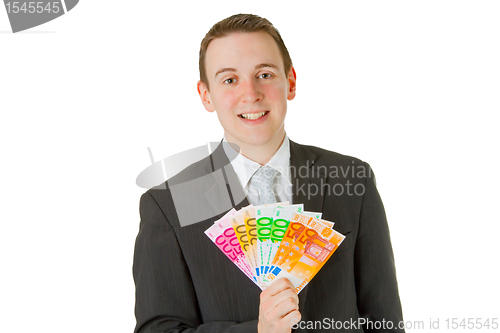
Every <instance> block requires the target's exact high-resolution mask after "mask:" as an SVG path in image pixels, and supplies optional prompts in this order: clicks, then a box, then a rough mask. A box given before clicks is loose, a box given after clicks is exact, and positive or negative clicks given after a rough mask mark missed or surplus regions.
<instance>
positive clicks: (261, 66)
mask: <svg viewBox="0 0 500 333" xmlns="http://www.w3.org/2000/svg"><path fill="white" fill-rule="evenodd" d="M264 67H270V68H275V69H278V66H276V65H273V64H259V65H257V66H255V69H260V68H264ZM225 72H236V68H233V67H226V68H222V69H219V70H218V71H217V72H216V73H215V77H217V75H219V74H222V73H225Z"/></svg>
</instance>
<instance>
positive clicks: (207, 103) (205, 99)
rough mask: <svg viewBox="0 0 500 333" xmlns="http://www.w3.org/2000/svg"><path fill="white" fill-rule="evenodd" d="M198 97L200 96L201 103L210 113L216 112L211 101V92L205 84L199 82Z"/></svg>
mask: <svg viewBox="0 0 500 333" xmlns="http://www.w3.org/2000/svg"><path fill="white" fill-rule="evenodd" d="M198 95H200V99H201V102H202V103H203V106H204V107H205V109H206V110H207V111H208V112H214V111H215V108H214V105H213V104H212V102H211V100H210V92H209V91H208V87H207V85H206V84H205V83H203V82H201V81H198Z"/></svg>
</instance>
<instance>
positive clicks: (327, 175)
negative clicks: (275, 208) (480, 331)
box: [134, 14, 403, 333]
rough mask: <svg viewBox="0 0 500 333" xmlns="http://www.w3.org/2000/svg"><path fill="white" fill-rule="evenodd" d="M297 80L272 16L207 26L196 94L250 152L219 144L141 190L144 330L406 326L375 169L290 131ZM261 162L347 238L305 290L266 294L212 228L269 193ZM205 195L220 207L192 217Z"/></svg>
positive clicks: (139, 264) (230, 137) (287, 192)
mask: <svg viewBox="0 0 500 333" xmlns="http://www.w3.org/2000/svg"><path fill="white" fill-rule="evenodd" d="M295 83H296V74H295V70H294V68H293V66H292V62H291V59H290V56H289V54H288V51H287V50H286V47H285V45H284V43H283V41H282V39H281V37H280V35H279V33H278V32H277V30H276V29H275V28H274V27H273V26H272V25H271V23H270V22H269V21H267V20H266V19H263V18H260V17H258V16H255V15H243V14H240V15H234V16H232V17H229V18H227V19H225V20H223V21H221V22H219V23H217V24H216V25H214V27H212V29H211V30H210V31H209V32H208V33H207V35H206V37H205V39H204V40H203V41H202V44H201V49H200V81H199V82H198V92H199V95H200V98H201V100H202V103H203V105H204V106H205V108H206V110H207V111H209V112H213V111H216V113H217V116H218V118H219V121H220V123H221V125H222V127H223V128H224V139H225V141H227V142H230V143H232V144H236V145H237V146H238V147H239V149H240V155H238V156H237V157H236V158H231V157H228V155H230V152H229V151H230V150H231V148H228V147H222V145H221V146H219V147H218V148H217V149H216V150H215V151H214V152H213V154H212V155H211V156H210V157H209V158H207V159H204V160H202V161H200V162H197V163H195V164H194V165H192V166H190V167H188V168H187V169H186V170H184V171H183V172H181V173H180V174H179V175H177V176H175V177H173V178H172V179H170V180H169V181H168V182H167V183H166V184H163V186H160V187H158V188H155V189H151V190H149V191H148V192H146V193H145V194H144V195H143V196H142V198H141V208H140V212H141V226H140V231H139V235H138V237H137V241H136V248H135V254H134V279H135V283H136V317H137V326H136V329H135V332H180V331H186V332H190V331H195V330H196V331H199V332H257V331H258V332H259V333H267V332H270V333H271V332H273V333H274V332H276V333H281V332H290V331H291V329H292V328H294V329H297V331H309V332H310V331H324V330H326V331H328V330H333V329H335V330H336V331H349V332H363V331H364V332H370V331H374V330H377V331H387V332H402V331H403V330H402V329H398V326H397V325H398V324H399V322H400V321H402V314H401V305H400V301H399V296H398V291H397V282H396V276H395V268H394V260H393V254H392V248H391V243H390V238H389V230H388V226H387V222H386V218H385V213H384V209H383V206H382V202H381V200H380V197H379V195H378V192H377V190H376V188H375V182H374V178H373V175H372V174H371V169H370V167H369V166H368V164H366V163H364V162H362V161H360V160H358V159H355V158H352V157H349V156H343V155H340V154H337V153H333V152H329V151H325V150H322V149H320V148H316V147H307V146H302V145H299V144H296V143H294V142H293V141H291V140H289V139H288V137H287V136H286V133H285V129H284V120H285V116H286V109H287V100H292V99H293V98H294V97H295V93H296V84H295ZM221 147H222V148H221ZM261 166H263V167H261ZM261 169H262V170H267V171H269V170H273V171H272V173H273V177H274V178H273V180H272V181H273V182H274V183H273V184H274V185H278V186H274V188H275V189H277V188H279V189H280V190H279V191H275V193H274V195H275V196H276V199H277V200H279V201H284V200H288V201H291V202H293V203H303V204H304V208H305V210H309V211H321V212H322V213H323V218H324V219H326V220H330V221H334V222H335V223H336V224H335V229H336V230H337V231H339V232H340V233H342V234H344V235H345V236H346V238H345V240H344V242H343V243H342V244H341V246H340V247H339V249H338V250H337V251H336V252H335V253H334V254H333V255H332V257H331V258H330V259H329V261H328V262H327V263H326V264H325V265H324V266H323V268H322V269H321V270H320V271H319V272H318V274H317V275H316V276H315V277H314V279H312V280H311V282H310V283H309V284H308V285H307V286H306V287H305V288H304V289H303V290H302V291H301V293H300V294H299V295H298V296H297V294H296V292H295V291H294V288H293V285H292V284H291V283H290V281H288V280H287V279H279V280H277V281H275V282H274V283H273V284H271V286H270V287H269V288H268V289H266V290H264V291H262V292H261V290H260V289H259V288H258V287H257V286H255V285H254V284H253V283H252V282H251V281H250V280H249V279H248V278H247V277H246V276H245V275H244V274H243V273H241V272H240V271H239V270H238V269H237V268H236V267H235V265H233V263H231V262H230V261H229V260H228V259H227V258H225V256H224V255H223V254H222V253H220V251H219V250H218V248H217V247H216V246H215V245H214V244H213V243H212V242H211V241H210V240H209V239H208V237H206V236H205V234H204V231H205V230H206V229H207V228H208V227H210V226H211V225H212V224H213V223H214V221H216V220H217V219H219V218H220V217H222V216H223V215H224V214H225V213H226V212H227V211H228V210H229V209H230V208H231V207H234V208H236V209H240V208H242V207H244V206H247V205H248V204H250V203H251V204H254V205H257V204H259V203H262V201H261V199H263V192H261V191H260V190H259V188H258V186H257V185H256V183H255V182H254V181H253V180H254V178H255V177H256V175H257V172H259V170H261ZM339 170H343V172H339ZM346 170H348V171H347V172H346ZM267 171H266V172H267ZM199 205H202V206H203V207H208V208H204V209H203V213H205V212H206V210H207V209H213V214H212V215H211V216H209V217H207V218H206V219H203V220H202V219H198V220H197V221H195V222H193V221H190V222H189V223H187V222H186V221H187V220H189V217H190V216H191V217H192V216H195V215H196V213H195V212H193V210H196V207H197V206H199ZM186 207H187V208H186ZM193 214H194V215H193ZM198 216H199V215H198ZM194 220H196V218H195V219H194ZM300 319H302V322H300V323H299V320H300ZM311 323H316V326H314V327H312V326H311ZM318 323H320V325H319V326H318Z"/></svg>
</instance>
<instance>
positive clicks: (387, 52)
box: [0, 0, 500, 333]
mask: <svg viewBox="0 0 500 333" xmlns="http://www.w3.org/2000/svg"><path fill="white" fill-rule="evenodd" d="M173 3H174V2H171V1H158V0H144V1H140V2H139V1H130V0H120V1H118V0H113V1H111V0H108V1H88V0H82V1H80V3H79V4H78V5H77V6H76V7H75V8H74V9H73V10H72V11H70V12H69V13H68V14H66V15H64V16H62V17H60V18H58V19H56V20H54V21H52V22H49V23H47V24H44V25H42V26H39V27H36V28H33V29H31V30H28V31H26V32H24V33H18V34H12V33H10V32H9V30H10V25H9V22H8V18H7V15H6V12H5V11H4V10H3V8H0V31H2V33H0V110H1V123H0V126H1V127H0V128H1V130H0V139H1V149H2V155H1V156H2V160H1V164H0V165H1V166H0V167H1V174H0V177H1V178H0V179H1V183H0V186H1V193H2V200H1V211H0V214H1V215H0V218H1V233H0V256H1V266H2V273H1V275H0V279H1V283H0V295H1V296H0V304H1V307H2V310H1V311H2V314H1V316H2V319H1V322H2V331H5V332H14V330H19V329H22V330H26V329H28V330H30V331H31V330H35V331H37V332H72V333H75V332H132V330H133V327H134V324H135V319H134V314H133V307H134V284H133V279H132V256H133V247H134V240H135V237H136V234H137V231H138V227H139V212H138V204H139V197H140V195H141V193H143V191H144V189H141V188H139V187H138V186H137V185H136V184H135V179H136V177H137V175H138V174H139V173H140V172H141V171H142V170H143V169H145V168H146V167H148V166H149V165H150V158H149V155H148V151H147V147H151V148H152V151H153V155H154V157H155V159H156V160H159V159H162V158H164V157H167V156H170V155H172V154H174V153H177V152H181V151H183V150H186V149H189V148H193V147H196V146H200V145H203V144H205V142H207V141H218V140H220V139H221V137H222V133H223V132H222V128H221V127H220V125H219V123H218V121H217V118H216V115H215V114H212V113H208V112H206V111H205V110H204V108H203V106H202V104H201V103H200V101H199V98H198V95H197V92H196V81H197V80H198V63H197V61H198V58H197V57H198V50H199V44H200V42H201V39H202V38H203V36H204V35H205V33H206V32H207V31H208V29H209V28H210V27H211V25H212V24H214V23H215V22H217V21H219V20H221V19H223V18H225V17H227V16H229V15H232V14H235V13H240V12H249V13H254V14H258V15H261V16H264V17H266V18H268V19H269V20H270V21H271V22H273V23H274V25H275V26H277V27H278V29H279V30H280V32H281V34H282V36H283V39H284V40H285V43H286V45H287V47H288V49H289V51H290V54H291V56H292V60H293V62H294V65H295V68H296V71H297V80H298V81H297V82H298V87H297V97H296V99H295V100H293V101H292V102H290V103H289V108H288V112H289V113H288V116H287V121H286V128H287V132H288V135H289V137H290V138H291V139H292V140H294V141H296V142H299V143H303V144H312V145H316V146H321V147H323V148H326V149H330V150H334V151H337V152H340V153H343V154H347V155H352V156H356V157H358V158H360V159H362V160H365V161H367V162H369V163H370V164H371V165H372V167H373V169H374V171H375V173H376V176H377V182H378V188H379V191H380V193H381V195H382V198H383V200H384V203H385V208H386V211H387V216H388V221H389V226H390V229H391V235H392V243H393V248H394V252H395V258H396V268H397V274H398V280H399V288H400V296H401V301H402V304H403V310H404V317H405V320H407V321H424V323H425V325H426V326H425V327H426V328H427V329H428V328H429V327H428V326H429V319H430V318H432V319H434V320H435V319H437V318H440V328H441V331H445V330H444V328H446V326H445V324H446V322H445V320H446V318H453V317H457V318H459V319H460V320H461V319H462V318H476V317H481V318H488V317H489V318H491V317H500V313H499V305H498V304H499V303H498V299H499V297H500V294H499V287H498V281H499V279H500V275H499V273H498V254H499V251H498V232H499V230H500V228H499V227H498V225H499V223H500V219H499V214H498V200H499V195H498V189H499V185H500V184H499V176H498V168H499V162H500V161H499V157H498V143H499V139H500V138H499V135H498V133H497V131H498V118H497V115H496V114H498V112H499V111H500V99H499V92H500V79H499V78H500V65H499V64H500V61H499V59H500V43H499V41H500V20H499V17H500V3H498V2H497V1H418V2H417V1H413V2H409V1H342V2H340V1H339V2H330V1H322V2H314V1H300V2H299V1H297V2H295V1H248V4H246V5H241V4H237V3H238V2H236V1H227V2H222V1H203V2H201V1H200V2H192V1H186V2H185V3H184V4H181V2H175V4H173ZM495 263H496V264H495ZM408 331H411V330H408ZM414 331H417V330H414Z"/></svg>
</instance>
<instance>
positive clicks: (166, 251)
mask: <svg viewBox="0 0 500 333" xmlns="http://www.w3.org/2000/svg"><path fill="white" fill-rule="evenodd" d="M140 216H141V223H140V228H139V234H138V236H137V239H136V243H135V250H134V264H133V275H134V282H135V285H136V303H135V315H136V319H137V325H136V327H135V330H134V333H152V332H162V333H163V332H186V333H188V332H200V333H201V332H257V320H253V321H249V322H244V323H236V322H230V321H219V322H210V323H203V320H202V318H201V314H200V310H199V305H198V302H197V298H196V292H195V289H194V286H193V283H192V280H191V276H190V272H189V270H188V267H187V265H186V262H185V261H184V258H183V255H182V251H181V248H180V246H179V243H178V241H177V238H176V235H175V232H174V230H173V229H172V227H171V225H170V223H169V222H168V220H167V218H166V216H165V214H164V213H163V211H162V210H161V208H160V206H159V205H158V203H157V202H156V200H155V198H154V197H153V196H152V195H151V194H150V193H148V192H146V193H145V194H143V195H142V197H141V202H140Z"/></svg>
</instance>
